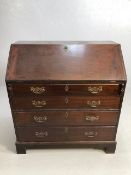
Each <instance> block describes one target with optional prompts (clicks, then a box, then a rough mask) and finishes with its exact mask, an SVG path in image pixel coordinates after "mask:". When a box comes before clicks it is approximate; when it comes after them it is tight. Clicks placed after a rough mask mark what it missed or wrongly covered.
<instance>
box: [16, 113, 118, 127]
mask: <svg viewBox="0 0 131 175" xmlns="http://www.w3.org/2000/svg"><path fill="white" fill-rule="evenodd" d="M13 117H14V121H15V124H16V125H17V126H30V125H34V126H40V125H44V126H49V125H50V126H51V125H52V126H53V125H66V126H68V125H72V126H73V125H74V126H75V125H116V124H117V120H118V117H119V112H117V111H116V112H115V111H112V112H109V111H47V110H45V111H41V112H40V111H39V112H13Z"/></svg>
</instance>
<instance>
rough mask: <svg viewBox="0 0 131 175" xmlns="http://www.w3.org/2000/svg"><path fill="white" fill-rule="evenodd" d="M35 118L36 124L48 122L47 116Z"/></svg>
mask: <svg viewBox="0 0 131 175" xmlns="http://www.w3.org/2000/svg"><path fill="white" fill-rule="evenodd" d="M33 118H34V120H35V122H37V123H43V122H46V121H47V119H48V117H47V116H36V115H35V116H34V117H33Z"/></svg>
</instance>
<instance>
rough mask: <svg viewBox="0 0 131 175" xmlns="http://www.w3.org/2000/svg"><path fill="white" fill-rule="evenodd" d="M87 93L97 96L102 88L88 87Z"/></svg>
mask: <svg viewBox="0 0 131 175" xmlns="http://www.w3.org/2000/svg"><path fill="white" fill-rule="evenodd" d="M88 91H89V92H90V93H91V94H98V93H100V92H101V91H102V86H98V87H96V86H93V87H92V86H89V87H88Z"/></svg>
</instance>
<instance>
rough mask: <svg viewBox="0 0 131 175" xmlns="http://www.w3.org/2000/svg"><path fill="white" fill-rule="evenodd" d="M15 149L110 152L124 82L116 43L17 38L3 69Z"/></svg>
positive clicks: (119, 51) (113, 146)
mask: <svg viewBox="0 0 131 175" xmlns="http://www.w3.org/2000/svg"><path fill="white" fill-rule="evenodd" d="M6 85H7V91H8V96H9V102H10V106H11V111H12V116H13V121H14V127H15V133H16V150H17V153H26V149H29V148H62V147H64V148H65V147H66V148H71V147H72V148H75V147H77V148H78V147H80V148H82V147H87V148H98V149H103V150H105V152H106V153H114V152H115V148H116V141H115V138H116V132H117V127H118V122H119V116H120V111H121V107H122V100H123V96H124V91H125V85H126V73H125V67H124V62H123V57H122V51H121V46H120V45H119V44H117V43H115V42H86V41H84V42H16V43H14V44H12V45H11V48H10V53H9V60H8V66H7V73H6Z"/></svg>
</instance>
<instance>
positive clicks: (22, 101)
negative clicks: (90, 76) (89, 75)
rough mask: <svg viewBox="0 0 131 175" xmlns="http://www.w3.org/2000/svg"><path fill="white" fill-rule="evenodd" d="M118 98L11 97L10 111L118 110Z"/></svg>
mask: <svg viewBox="0 0 131 175" xmlns="http://www.w3.org/2000/svg"><path fill="white" fill-rule="evenodd" d="M119 107H120V97H118V96H116V97H113V96H107V97H102V96H101V97H98V96H97V97H82V96H81V97H80V96H75V97H71V96H70V97H62V96H56V97H42V98H40V97H39V98H37V97H35V98H33V97H31V98H25V97H13V98H12V109H14V110H21V109H119Z"/></svg>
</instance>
